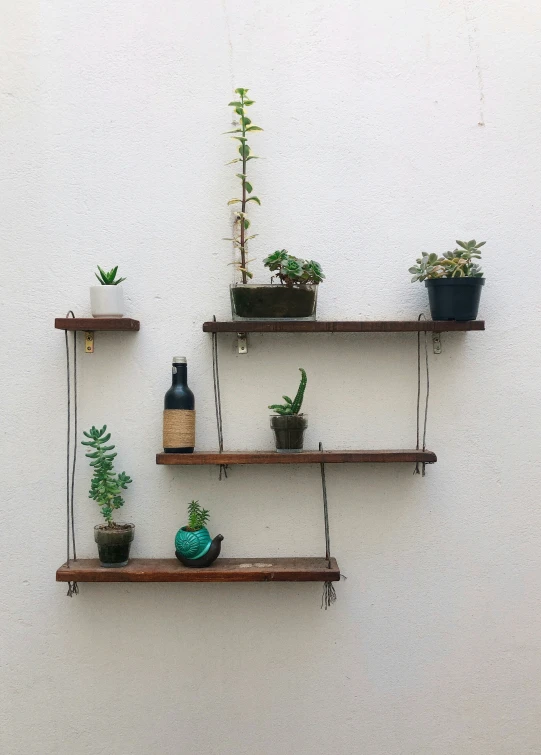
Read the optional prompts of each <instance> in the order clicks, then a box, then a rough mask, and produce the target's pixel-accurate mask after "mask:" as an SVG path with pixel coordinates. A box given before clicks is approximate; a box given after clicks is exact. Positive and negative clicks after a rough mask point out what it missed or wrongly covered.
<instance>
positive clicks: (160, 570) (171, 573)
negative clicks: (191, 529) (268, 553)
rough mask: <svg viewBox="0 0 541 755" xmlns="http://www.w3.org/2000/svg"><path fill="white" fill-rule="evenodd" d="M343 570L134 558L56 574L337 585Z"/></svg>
mask: <svg viewBox="0 0 541 755" xmlns="http://www.w3.org/2000/svg"><path fill="white" fill-rule="evenodd" d="M339 579H340V569H339V568H338V564H337V563H336V559H334V558H331V560H330V568H329V567H328V563H327V561H326V559H324V558H316V557H310V558H264V557H261V558H219V559H217V560H216V561H215V562H214V563H213V564H211V566H207V567H206V568H204V569H189V568H188V567H186V566H183V565H182V564H181V563H180V562H179V561H178V560H177V559H176V558H134V559H131V560H130V562H129V564H128V565H127V566H124V567H122V568H120V569H107V568H104V567H102V566H100V564H99V561H98V559H94V558H92V559H79V560H77V561H70V566H69V568H68V567H67V566H66V564H63V565H62V566H61V567H60V568H59V569H58V571H57V572H56V581H57V582H70V581H76V582H327V581H328V582H337V581H338V580H339Z"/></svg>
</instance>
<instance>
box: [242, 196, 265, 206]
mask: <svg viewBox="0 0 541 755" xmlns="http://www.w3.org/2000/svg"><path fill="white" fill-rule="evenodd" d="M248 202H257V204H258V205H259V206H261V200H260V199H259V197H248V199H247V200H246V204H248Z"/></svg>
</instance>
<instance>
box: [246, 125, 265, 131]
mask: <svg viewBox="0 0 541 755" xmlns="http://www.w3.org/2000/svg"><path fill="white" fill-rule="evenodd" d="M246 131H263V129H262V128H260V127H259V126H248V128H247V129H246Z"/></svg>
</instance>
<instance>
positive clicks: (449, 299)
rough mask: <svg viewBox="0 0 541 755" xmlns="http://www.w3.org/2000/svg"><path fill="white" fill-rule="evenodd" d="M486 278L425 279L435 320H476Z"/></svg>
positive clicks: (431, 312)
mask: <svg viewBox="0 0 541 755" xmlns="http://www.w3.org/2000/svg"><path fill="white" fill-rule="evenodd" d="M484 285H485V279H484V278H435V279H433V280H427V281H425V286H426V287H427V289H428V301H429V304H430V314H431V316H432V319H433V320H460V321H465V320H475V319H476V318H477V313H478V311H479V302H480V300H481V288H482V286H484Z"/></svg>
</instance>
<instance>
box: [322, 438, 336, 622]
mask: <svg viewBox="0 0 541 755" xmlns="http://www.w3.org/2000/svg"><path fill="white" fill-rule="evenodd" d="M319 450H320V451H323V444H322V443H321V442H320V443H319ZM319 466H320V469H321V489H322V491H323V519H324V521H325V558H326V559H327V568H328V569H330V568H331V538H330V532H329V504H328V501H327V480H326V478H325V464H324V462H321V464H320V465H319ZM335 600H336V590H335V589H334V585H333V583H332V582H325V583H324V585H323V595H322V598H321V608H325V610H327V608H330V606H331V605H332V604H333V603H334V602H335Z"/></svg>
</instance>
